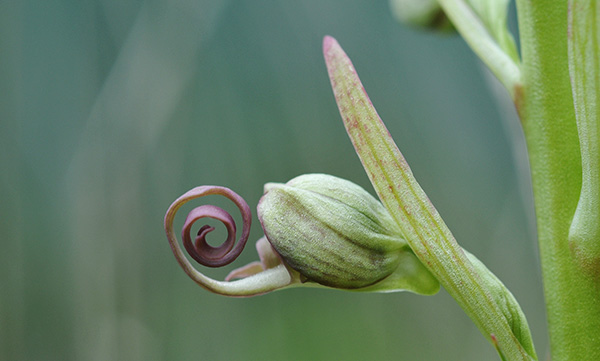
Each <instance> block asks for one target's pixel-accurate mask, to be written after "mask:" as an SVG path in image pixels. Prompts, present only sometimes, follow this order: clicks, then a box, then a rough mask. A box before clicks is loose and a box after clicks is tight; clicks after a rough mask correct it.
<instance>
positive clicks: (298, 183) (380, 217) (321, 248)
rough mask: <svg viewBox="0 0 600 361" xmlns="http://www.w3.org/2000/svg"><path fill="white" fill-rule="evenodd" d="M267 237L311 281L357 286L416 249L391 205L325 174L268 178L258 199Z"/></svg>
mask: <svg viewBox="0 0 600 361" xmlns="http://www.w3.org/2000/svg"><path fill="white" fill-rule="evenodd" d="M258 216H259V219H260V222H261V223H262V226H263V229H264V231H265V235H266V236H267V239H268V240H269V242H270V243H271V245H272V246H273V248H275V250H276V251H277V252H278V253H279V254H280V255H281V256H282V258H283V259H284V260H285V261H286V263H287V264H288V265H289V266H290V267H291V268H293V269H295V270H296V271H298V272H299V273H300V274H301V275H302V276H303V277H304V278H305V279H306V280H307V281H314V282H317V283H319V284H322V285H325V286H330V287H335V288H342V289H357V288H363V287H366V286H369V285H372V284H374V283H376V282H378V281H380V280H382V279H384V278H386V277H388V276H389V275H391V274H392V273H394V271H395V270H396V269H397V268H398V264H399V262H400V261H401V259H402V258H403V255H404V254H405V253H406V252H411V251H410V248H409V247H408V245H407V243H406V242H405V241H404V239H402V237H401V235H400V231H399V229H398V227H397V226H396V224H395V223H394V221H393V219H392V218H391V216H390V215H389V213H388V211H387V210H386V209H385V208H384V207H383V205H382V204H381V203H379V201H377V200H376V199H375V198H374V197H373V196H371V195H370V194H369V193H368V192H367V191H365V190H364V189H362V188H361V187H359V186H358V185H356V184H354V183H352V182H349V181H346V180H343V179H340V178H337V177H333V176H330V175H325V174H306V175H302V176H299V177H297V178H294V179H292V180H291V181H289V182H288V183H286V184H280V183H269V184H267V185H266V186H265V194H264V195H263V197H262V198H261V200H260V202H259V205H258Z"/></svg>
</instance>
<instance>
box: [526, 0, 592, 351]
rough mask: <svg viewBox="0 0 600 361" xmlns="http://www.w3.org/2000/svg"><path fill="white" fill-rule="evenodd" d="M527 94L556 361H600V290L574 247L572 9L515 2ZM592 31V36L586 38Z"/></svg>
mask: <svg viewBox="0 0 600 361" xmlns="http://www.w3.org/2000/svg"><path fill="white" fill-rule="evenodd" d="M517 13H518V17H519V31H520V34H521V35H520V37H521V55H522V66H521V69H522V82H523V85H522V89H521V91H520V95H519V96H518V97H517V98H516V105H517V110H518V111H519V115H520V116H521V123H522V125H523V131H524V133H525V138H526V140H527V148H528V152H529V163H530V166H531V175H532V184H533V192H534V198H535V210H536V218H537V228H538V238H539V248H540V260H541V264H542V276H543V279H544V294H545V297H546V307H547V316H548V328H549V332H550V344H551V352H552V360H554V361H571V360H572V361H576V360H577V361H579V360H600V300H599V297H600V288H599V287H598V281H597V280H593V279H592V278H590V277H587V276H586V275H585V274H584V272H583V271H582V269H581V266H580V264H579V262H578V261H577V259H576V258H575V257H573V253H572V251H571V249H570V245H569V229H570V227H571V221H572V219H573V215H574V214H575V210H576V207H577V204H578V202H579V199H580V191H581V182H582V176H581V175H582V168H581V165H582V163H581V153H580V149H579V136H578V130H577V122H576V117H575V108H574V106H573V96H572V88H571V82H570V76H569V65H568V46H567V37H568V26H567V24H568V16H569V15H568V4H567V2H566V1H555V0H537V1H531V0H517ZM588 31H589V30H588Z"/></svg>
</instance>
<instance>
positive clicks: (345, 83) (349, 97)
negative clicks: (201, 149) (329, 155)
mask: <svg viewBox="0 0 600 361" xmlns="http://www.w3.org/2000/svg"><path fill="white" fill-rule="evenodd" d="M323 52H324V54H325V60H326V63H327V69H328V71H329V77H330V79H331V85H332V88H333V91H334V94H335V97H336V101H337V104H338V107H339V110H340V113H341V115H342V118H343V120H344V125H345V126H346V130H347V131H348V135H349V136H350V138H351V140H352V143H353V145H354V148H355V149H356V152H357V153H358V155H359V157H360V159H361V162H362V164H363V166H364V168H365V170H366V171H367V175H368V176H369V179H370V180H371V183H372V184H373V186H374V188H375V191H376V192H377V194H378V196H379V198H380V199H381V201H382V203H383V204H384V205H385V206H386V208H387V209H388V211H389V212H390V214H391V215H392V217H393V218H394V220H395V221H396V223H397V224H398V226H399V227H400V230H401V232H402V234H403V236H404V237H405V239H406V240H407V242H408V243H409V245H410V247H411V248H412V250H413V251H414V253H415V254H416V256H417V257H418V258H419V260H421V262H423V264H424V265H425V266H426V267H427V268H428V269H429V270H430V271H431V273H432V274H434V275H435V276H436V277H437V278H438V280H439V281H440V283H441V284H442V285H443V286H444V287H445V288H446V290H447V291H448V293H450V295H452V297H454V299H455V300H456V301H457V302H458V304H459V305H460V306H461V307H462V308H463V310H464V311H465V312H466V313H467V314H468V315H469V317H471V319H472V320H473V322H474V323H475V324H476V325H477V327H478V328H479V329H480V330H481V332H482V333H483V334H484V335H485V336H486V337H487V339H488V340H489V341H490V342H493V344H494V345H495V346H496V347H497V349H498V350H499V352H500V353H501V354H502V355H504V357H506V359H507V360H531V359H532V357H533V358H535V357H536V356H535V351H533V350H532V349H531V350H529V351H530V352H531V353H532V354H531V355H528V354H527V352H526V351H525V349H524V348H523V347H522V345H521V344H520V342H519V340H518V339H517V337H515V335H514V333H513V331H512V329H511V325H510V324H509V321H508V320H507V318H506V316H505V315H504V314H503V313H502V311H501V310H500V308H499V306H498V304H497V303H496V302H495V301H494V299H493V298H492V296H491V294H490V291H489V290H488V289H487V287H486V284H485V283H484V282H483V281H482V279H481V277H480V275H479V274H477V272H476V271H475V269H474V267H473V264H471V262H470V261H469V260H468V258H467V256H466V255H465V253H464V252H463V250H462V249H461V248H460V246H459V245H458V244H457V242H456V240H455V239H454V236H453V235H452V234H451V232H450V230H449V229H448V227H447V226H446V225H445V223H444V222H443V220H442V219H441V217H440V215H439V214H438V212H437V210H436V209H435V207H434V206H433V205H432V204H431V202H430V201H429V199H428V198H427V196H426V195H425V192H424V191H423V189H421V187H420V186H419V184H418V183H417V182H416V180H415V179H414V177H413V176H412V172H411V170H410V168H409V166H408V164H407V163H406V161H405V160H404V157H403V156H402V154H401V153H400V151H399V149H398V148H397V146H396V144H395V143H394V140H393V139H392V137H391V135H390V134H389V132H388V131H387V129H386V127H385V125H384V124H383V122H382V121H381V119H380V118H379V116H378V114H377V112H376V111H375V108H374V107H373V105H372V104H371V101H370V100H369V98H368V96H367V94H366V92H365V91H364V88H363V86H362V84H361V82H360V79H359V78H358V76H357V74H356V71H355V70H354V67H353V66H352V63H351V62H350V60H349V59H348V57H347V56H346V54H345V53H344V51H343V50H342V48H341V47H340V46H339V44H338V43H337V42H336V41H335V40H334V39H333V38H331V37H326V38H325V40H324V42H323Z"/></svg>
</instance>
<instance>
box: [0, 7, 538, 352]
mask: <svg viewBox="0 0 600 361" xmlns="http://www.w3.org/2000/svg"><path fill="white" fill-rule="evenodd" d="M512 21H513V22H514V15H513V19H512ZM325 34H330V35H333V36H335V37H336V38H337V39H338V41H339V42H340V43H341V45H342V46H343V47H344V49H345V50H346V52H347V53H348V54H349V55H350V57H351V58H352V59H353V61H354V64H355V66H356V68H357V70H358V72H359V74H360V75H361V78H362V80H363V83H364V85H365V87H366V89H367V91H368V92H369V94H370V96H371V98H372V100H373V102H374V104H375V106H376V107H377V109H378V111H379V113H380V115H381V116H382V118H383V119H384V121H385V122H386V123H387V125H388V127H389V129H390V131H391V133H392V134H393V136H394V137H395V139H396V141H397V143H398V145H399V147H400V149H401V150H402V151H403V152H404V155H405V156H406V158H407V160H408V162H409V163H410V164H411V166H412V169H413V171H414V173H415V175H416V177H417V179H418V180H419V181H420V182H421V185H422V186H423V188H424V189H425V190H426V191H427V193H428V194H429V196H430V198H431V200H432V201H433V203H434V204H435V205H436V206H437V208H438V210H439V211H440V213H441V214H442V216H443V217H444V219H445V221H446V222H447V224H448V225H449V227H450V228H451V229H452V231H453V232H454V235H455V236H456V238H457V239H458V241H459V242H460V243H461V245H463V246H464V247H465V248H467V249H469V250H470V251H471V252H472V253H474V254H476V255H477V256H479V257H480V258H481V259H482V260H483V261H484V262H485V263H486V264H487V265H488V266H489V268H490V269H492V270H493V271H494V272H495V273H496V274H497V275H498V276H499V277H500V278H501V279H502V280H503V281H504V282H505V283H506V285H507V286H508V287H509V288H510V289H511V290H512V291H513V293H514V294H515V296H516V297H517V299H518V300H519V301H520V303H521V305H522V307H523V309H524V311H525V313H526V314H527V316H528V318H529V321H530V325H531V328H532V331H533V336H534V339H535V341H536V345H537V348H538V352H539V354H540V356H541V358H543V357H544V355H545V354H546V352H545V350H546V349H547V339H546V331H545V318H544V308H543V299H542V287H541V280H540V272H539V264H538V258H537V253H536V244H535V231H534V226H533V223H532V219H533V217H532V215H533V209H532V205H531V194H530V193H531V192H530V186H529V181H528V174H527V164H526V153H525V150H524V148H523V140H522V136H521V133H520V131H519V125H518V119H517V118H516V115H515V112H514V109H513V107H512V105H511V104H510V102H509V101H507V100H506V96H505V94H504V92H503V91H502V89H498V88H497V84H496V83H495V81H493V80H492V79H491V78H490V76H489V74H488V73H487V72H486V71H485V70H484V69H483V68H482V66H481V64H480V62H479V61H478V60H477V59H476V58H475V56H474V55H473V54H472V53H471V51H470V50H469V49H468V47H467V46H466V45H465V44H464V42H463V41H462V40H461V39H460V38H459V37H456V36H438V35H436V34H432V33H427V32H420V31H415V30H413V29H409V28H407V27H404V26H402V25H400V24H398V23H396V22H395V21H394V19H393V18H392V15H391V13H390V11H389V7H388V3H387V2H386V1H368V2H367V1H358V0H314V1H293V2H292V1H290V2H282V1H267V0H251V1H250V0H247V1H241V0H240V1H226V0H211V1H209V0H172V1H158V0H155V1H141V0H130V1H122V0H90V1H80V0H54V1H40V0H29V1H27V0H22V1H11V0H8V1H2V2H0V94H1V95H2V96H1V97H0V166H1V168H0V227H1V228H0V232H1V233H0V237H1V240H2V253H1V256H0V277H1V279H0V280H1V283H0V286H1V291H0V292H1V293H0V359H2V360H7V361H8V360H145V361H152V360H447V361H451V360H461V361H464V360H496V359H498V357H497V356H496V354H495V351H494V350H493V348H492V346H491V345H489V344H488V343H487V341H486V340H485V339H484V338H483V336H481V335H480V334H479V332H478V330H477V329H476V328H475V327H474V326H473V325H472V323H471V322H470V320H469V319H468V318H467V317H466V316H465V315H464V313H463V312H462V310H461V309H460V308H459V307H458V306H457V305H456V304H455V302H454V301H453V300H452V299H451V298H450V297H449V296H448V295H447V294H446V293H445V291H443V290H442V291H441V292H440V293H439V294H438V295H436V296H433V297H422V296H416V295H413V294H409V293H396V294H354V293H346V292H342V291H328V290H307V289H294V290H288V291H281V292H276V293H273V294H269V295H266V296H262V297H255V298H249V299H230V298H225V297H221V296H217V295H212V294H210V293H208V292H206V291H204V290H203V289H201V288H200V287H198V286H196V285H195V284H194V283H193V282H192V281H191V280H189V279H188V278H187V277H186V276H185V274H184V273H183V271H182V270H181V269H180V268H179V267H178V265H177V263H176V262H175V259H174V258H173V255H172V254H171V251H170V250H169V247H168V245H167V242H166V239H165V237H164V231H163V229H162V217H163V215H164V212H165V210H166V209H167V207H168V205H169V204H170V203H171V202H172V201H173V200H174V199H175V198H176V197H178V196H179V195H180V194H182V193H183V192H185V191H186V190H188V189H189V188H192V187H193V186H196V185H201V184H219V185H225V186H228V187H230V188H232V189H234V190H236V191H237V192H238V193H240V194H241V195H242V196H244V197H245V198H246V200H247V201H248V202H249V204H251V205H252V208H253V209H254V206H255V205H256V202H257V201H258V199H259V197H260V195H261V191H262V185H263V184H264V183H266V182H270V181H282V182H283V181H287V180H288V179H290V178H292V177H294V176H296V175H299V174H302V173H307V172H326V173H331V174H334V175H337V176H341V177H344V178H347V179H350V180H352V181H354V182H356V183H359V184H361V185H362V186H364V187H367V189H369V190H371V188H370V185H369V183H368V180H367V178H366V176H365V174H364V172H363V171H362V168H361V166H360V163H359V161H358V158H357V157H356V156H355V154H354V153H353V150H352V147H351V145H350V141H349V140H348V139H347V137H346V134H345V132H344V129H343V126H342V123H341V120H340V117H339V115H338V113H337V108H336V105H335V102H334V99H333V96H332V93H331V90H330V88H329V83H328V79H327V73H326V70H325V66H324V62H323V59H322V55H321V40H322V37H323V36H324V35H325ZM216 201H217V202H221V200H216ZM222 203H223V204H226V203H225V202H222ZM255 223H256V224H255V227H254V229H253V231H252V237H251V239H252V240H255V239H257V238H258V237H260V236H261V232H260V227H258V222H255ZM215 242H218V241H216V240H215ZM253 259H256V253H255V251H254V249H253V247H252V246H250V247H248V249H247V250H246V252H244V254H243V255H242V256H241V257H240V259H239V260H238V261H236V263H234V266H235V265H242V264H244V263H246V262H249V261H251V260H253ZM229 269H231V267H229V268H228V269H227V270H208V271H207V273H209V274H211V275H213V276H214V277H223V275H224V274H226V272H227V271H228V270H229Z"/></svg>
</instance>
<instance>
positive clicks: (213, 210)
mask: <svg viewBox="0 0 600 361" xmlns="http://www.w3.org/2000/svg"><path fill="white" fill-rule="evenodd" d="M212 194H218V195H222V196H224V197H226V198H227V199H229V200H231V201H232V202H233V203H234V204H235V205H236V206H237V207H238V209H239V210H240V213H241V215H242V223H243V228H242V234H241V236H240V239H239V241H238V242H237V244H236V242H235V238H236V226H235V221H234V220H233V217H232V216H231V215H230V214H229V213H228V212H227V211H225V210H224V209H222V208H220V207H217V206H214V205H202V206H199V207H196V208H194V209H192V210H191V211H190V212H189V213H188V215H187V218H186V220H185V223H184V225H183V228H182V230H181V238H182V240H183V245H184V247H185V249H186V251H187V252H188V254H189V255H190V256H191V257H192V258H193V259H194V260H195V261H196V262H198V263H200V264H201V265H203V266H207V267H222V266H225V265H228V264H230V263H231V262H233V261H234V260H235V259H236V258H237V257H238V256H239V255H240V254H241V253H242V251H243V249H244V247H245V246H246V242H247V241H248V236H249V235H250V226H251V224H252V212H251V211H250V207H249V206H248V204H247V203H246V201H245V200H244V199H243V198H242V197H241V196H239V195H238V194H237V193H235V192H234V191H232V190H231V189H229V188H226V187H220V186H200V187H196V188H194V189H192V190H190V191H188V192H186V193H185V194H183V195H182V196H181V197H179V198H178V199H177V200H175V202H173V204H172V205H171V207H169V210H168V211H167V214H166V215H165V229H167V235H168V233H169V232H168V228H171V229H172V224H173V218H174V216H175V213H177V211H178V210H179V208H180V207H181V206H182V205H183V204H185V203H186V202H188V201H190V200H192V199H195V198H199V197H203V196H207V195H212ZM202 218H212V219H215V220H218V221H221V222H222V223H223V225H224V226H225V228H226V229H227V239H226V240H225V241H224V242H223V243H222V244H221V245H220V246H218V247H213V246H211V245H209V244H208V243H207V242H206V236H207V234H208V233H210V232H211V231H213V230H214V227H211V226H209V225H204V226H202V227H200V229H199V231H198V234H197V236H196V237H195V239H194V240H193V241H192V237H191V235H190V232H191V229H192V226H193V225H194V223H195V222H196V221H198V220H200V219H202ZM170 243H171V242H170ZM173 246H174V245H173V244H172V243H171V248H173ZM175 246H176V247H177V248H179V245H178V244H176V245H175ZM174 252H175V250H174ZM180 263H181V262H180Z"/></svg>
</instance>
